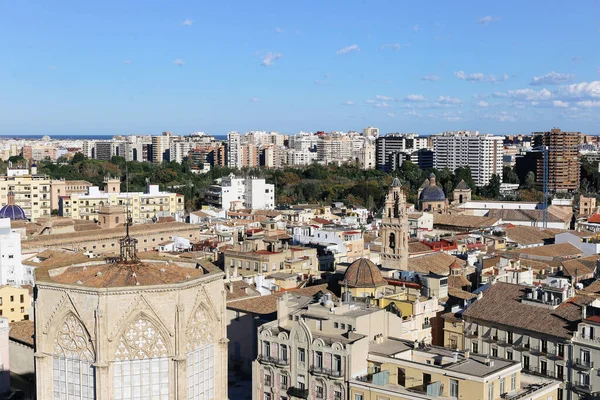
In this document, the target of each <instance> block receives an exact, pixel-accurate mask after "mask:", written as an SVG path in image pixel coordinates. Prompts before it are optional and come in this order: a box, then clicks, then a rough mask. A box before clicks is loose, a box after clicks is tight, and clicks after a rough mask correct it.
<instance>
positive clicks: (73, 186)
mask: <svg viewBox="0 0 600 400" xmlns="http://www.w3.org/2000/svg"><path fill="white" fill-rule="evenodd" d="M91 186H93V185H92V184H91V183H90V182H88V181H66V180H64V179H53V180H52V181H51V182H50V192H51V196H50V199H51V201H50V203H51V204H50V206H51V207H52V210H58V206H59V204H58V203H59V199H60V197H62V196H67V197H68V196H71V195H73V194H86V193H87V192H88V188H89V187H91Z"/></svg>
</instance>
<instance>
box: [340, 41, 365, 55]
mask: <svg viewBox="0 0 600 400" xmlns="http://www.w3.org/2000/svg"><path fill="white" fill-rule="evenodd" d="M353 51H360V47H358V45H357V44H353V45H351V46H346V47H344V48H343V49H339V50H338V51H336V52H335V54H337V55H338V56H342V55H344V54H348V53H351V52H353Z"/></svg>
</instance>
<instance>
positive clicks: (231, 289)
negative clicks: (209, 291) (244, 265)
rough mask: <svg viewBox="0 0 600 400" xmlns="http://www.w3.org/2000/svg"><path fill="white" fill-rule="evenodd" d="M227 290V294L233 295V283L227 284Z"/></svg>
mask: <svg viewBox="0 0 600 400" xmlns="http://www.w3.org/2000/svg"><path fill="white" fill-rule="evenodd" d="M227 288H228V289H229V293H233V283H232V282H229V283H228V284H227Z"/></svg>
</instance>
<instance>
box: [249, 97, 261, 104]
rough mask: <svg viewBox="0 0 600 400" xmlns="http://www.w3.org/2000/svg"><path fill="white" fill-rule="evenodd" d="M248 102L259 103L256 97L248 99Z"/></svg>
mask: <svg viewBox="0 0 600 400" xmlns="http://www.w3.org/2000/svg"><path fill="white" fill-rule="evenodd" d="M250 101H251V102H252V103H258V102H259V101H260V99H259V98H258V97H250Z"/></svg>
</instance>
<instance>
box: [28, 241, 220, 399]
mask: <svg viewBox="0 0 600 400" xmlns="http://www.w3.org/2000/svg"><path fill="white" fill-rule="evenodd" d="M135 243H136V240H135V239H134V238H132V237H130V236H126V237H125V238H123V239H122V240H121V253H120V254H121V255H123V256H122V257H118V258H115V259H114V260H111V261H112V262H111V263H107V262H106V261H104V260H102V261H95V260H93V261H90V262H86V263H83V264H74V265H70V266H67V267H62V268H38V269H37V270H36V282H37V287H36V289H37V290H36V293H37V295H36V319H35V324H36V326H35V346H36V353H35V363H36V375H35V376H36V390H37V398H38V399H50V398H55V399H70V398H73V399H98V400H104V399H106V400H109V399H110V400H113V399H115V400H117V399H136V398H137V399H165V400H167V399H169V400H170V399H226V398H227V337H226V326H225V291H224V289H223V273H222V272H221V271H220V270H219V269H218V268H217V267H215V266H214V265H213V264H211V263H208V262H204V261H198V262H195V261H193V260H191V261H189V262H186V261H182V260H180V259H174V260H171V261H160V262H157V261H153V260H139V259H138V258H137V253H136V250H135Z"/></svg>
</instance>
